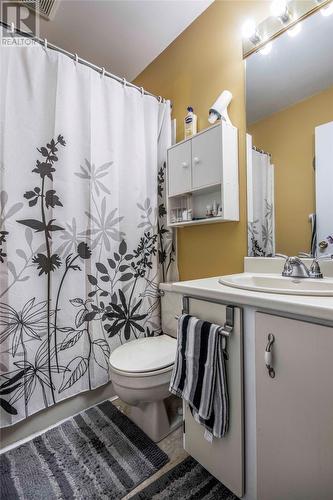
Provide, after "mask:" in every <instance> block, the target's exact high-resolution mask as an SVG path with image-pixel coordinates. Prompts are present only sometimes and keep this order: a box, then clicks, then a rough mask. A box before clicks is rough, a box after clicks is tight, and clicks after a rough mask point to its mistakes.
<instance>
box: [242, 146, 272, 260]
mask: <svg viewBox="0 0 333 500" xmlns="http://www.w3.org/2000/svg"><path fill="white" fill-rule="evenodd" d="M251 166H252V169H251V172H252V186H251V191H252V203H251V207H252V209H250V211H249V214H248V254H249V256H250V257H267V256H268V255H272V254H274V253H275V221H274V166H273V165H272V164H271V158H270V156H269V155H268V154H266V153H262V152H260V151H255V150H252V165H251Z"/></svg>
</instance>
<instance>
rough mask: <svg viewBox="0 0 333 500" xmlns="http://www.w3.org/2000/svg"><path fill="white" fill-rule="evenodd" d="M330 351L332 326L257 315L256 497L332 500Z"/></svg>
mask: <svg viewBox="0 0 333 500" xmlns="http://www.w3.org/2000/svg"><path fill="white" fill-rule="evenodd" d="M270 333H271V334H273V335H274V338H275V340H274V343H273V345H272V347H271V351H272V366H273V368H274V370H275V377H274V378H271V377H270V376H269V373H268V370H267V368H266V365H265V349H266V346H267V343H268V335H269V334H270ZM332 355H333V328H330V327H326V326H321V325H318V324H313V323H308V322H304V321H298V320H294V319H288V318H282V317H278V316H273V315H269V314H264V313H258V312H257V313H256V314H255V366H256V434H257V435H256V441H257V453H256V454H257V500H282V499H288V500H315V499H320V500H331V499H332V498H333V361H332Z"/></svg>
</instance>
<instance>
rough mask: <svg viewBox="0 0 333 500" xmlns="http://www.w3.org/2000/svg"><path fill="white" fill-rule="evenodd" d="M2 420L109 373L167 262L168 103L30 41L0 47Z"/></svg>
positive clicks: (152, 298)
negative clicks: (112, 354)
mask: <svg viewBox="0 0 333 500" xmlns="http://www.w3.org/2000/svg"><path fill="white" fill-rule="evenodd" d="M0 92H1V96H2V97H3V98H2V100H1V177H0V181H1V189H0V191H1V213H0V222H1V232H0V252H1V253H0V255H1V257H0V267H1V274H0V278H1V288H0V353H1V354H0V416H1V426H8V425H11V424H13V423H16V422H18V421H19V420H22V419H23V418H26V417H27V416H29V415H31V414H33V413H34V412H36V411H39V410H41V409H43V408H47V407H48V406H50V405H53V404H55V403H56V402H58V401H60V400H62V399H65V398H68V397H70V396H73V395H75V394H77V393H79V392H81V391H86V390H89V389H94V388H96V387H98V386H100V385H102V384H105V383H106V382H107V381H108V380H109V368H108V358H109V355H110V352H111V350H112V349H114V348H115V347H117V346H118V345H119V344H122V343H124V342H126V341H128V340H131V339H135V338H138V337H142V336H151V335H156V334H159V333H160V331H161V325H160V310H159V291H158V285H159V282H160V281H162V280H163V281H166V280H168V279H171V278H172V277H174V276H172V273H174V272H175V267H174V266H175V262H174V261H175V257H174V246H173V241H172V235H171V233H170V232H169V231H168V229H167V227H166V221H165V215H166V210H165V202H164V195H165V192H164V189H165V187H164V182H165V157H166V147H167V146H168V145H169V143H170V105H169V103H168V102H166V103H159V102H158V101H157V100H156V99H154V98H153V97H148V96H143V95H141V94H140V92H138V91H137V90H135V89H131V88H129V87H127V86H124V85H122V84H120V83H118V82H116V81H114V80H112V79H110V78H107V77H104V76H103V75H102V74H99V73H98V72H96V71H93V70H91V69H90V68H88V67H85V66H83V65H80V64H77V63H75V61H72V60H71V59H69V58H68V57H66V56H64V55H62V54H59V53H57V52H55V51H52V50H45V48H44V47H41V46H39V45H37V46H30V47H24V48H23V47H22V48H21V47H20V48H2V49H1V89H0Z"/></svg>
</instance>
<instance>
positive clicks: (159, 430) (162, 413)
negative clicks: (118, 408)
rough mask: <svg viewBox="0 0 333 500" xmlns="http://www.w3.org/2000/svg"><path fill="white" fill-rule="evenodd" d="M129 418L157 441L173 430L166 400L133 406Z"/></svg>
mask: <svg viewBox="0 0 333 500" xmlns="http://www.w3.org/2000/svg"><path fill="white" fill-rule="evenodd" d="M129 418H130V419H131V420H133V422H134V423H135V424H136V425H137V426H138V427H140V429H142V430H143V432H145V433H146V434H147V436H149V437H150V439H152V440H153V441H155V443H158V442H159V441H161V439H163V438H165V437H166V436H167V435H168V434H169V433H170V432H171V430H173V429H171V427H170V421H169V417H168V413H167V410H166V406H165V403H164V400H160V401H154V402H152V403H140V404H139V405H137V406H131V413H130V415H129Z"/></svg>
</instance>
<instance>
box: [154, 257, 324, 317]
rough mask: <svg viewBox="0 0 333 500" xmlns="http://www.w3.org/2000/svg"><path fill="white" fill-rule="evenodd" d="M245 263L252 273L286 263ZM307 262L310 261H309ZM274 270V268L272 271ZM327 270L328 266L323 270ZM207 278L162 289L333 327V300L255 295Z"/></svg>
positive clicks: (280, 267)
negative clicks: (314, 321)
mask: <svg viewBox="0 0 333 500" xmlns="http://www.w3.org/2000/svg"><path fill="white" fill-rule="evenodd" d="M269 260H272V259H260V258H259V259H257V258H256V259H253V258H246V259H245V263H244V264H245V265H244V267H245V271H248V272H272V271H273V272H279V271H280V270H281V269H282V266H283V262H284V261H283V259H273V260H272V262H271V263H269V262H268V261H269ZM305 262H306V261H305ZM272 266H274V267H273V268H272ZM323 267H324V266H323ZM332 267H333V262H330V263H329V267H328V265H327V264H326V269H325V271H327V273H325V274H326V276H327V275H329V276H332V274H331V272H329V271H331V269H332ZM220 277H221V276H216V277H213V278H203V279H196V280H191V281H179V282H174V283H164V284H163V283H161V285H160V287H161V289H164V290H166V291H172V292H175V293H180V294H182V295H192V296H194V297H204V298H208V299H214V300H218V301H221V302H224V303H231V304H239V305H243V306H252V307H256V308H258V309H263V310H265V311H268V312H276V313H287V314H288V315H292V316H296V317H300V318H305V319H310V320H312V319H313V320H319V321H320V322H324V323H326V324H329V325H330V326H333V297H315V296H303V295H284V294H277V293H267V292H254V291H249V290H242V289H237V288H232V287H229V286H226V285H222V284H220V283H219V281H218V280H219V278H220Z"/></svg>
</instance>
